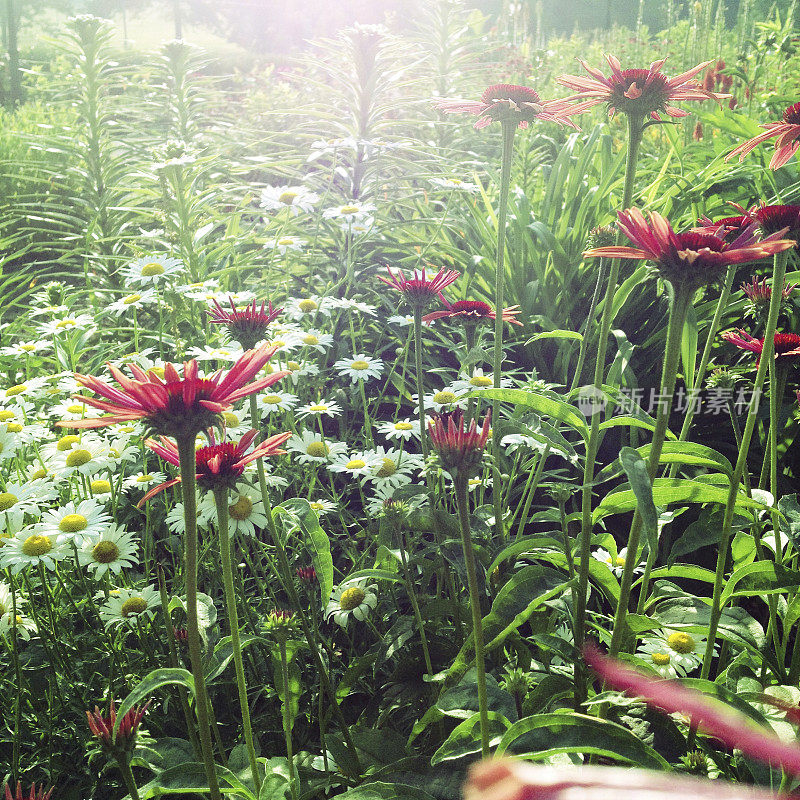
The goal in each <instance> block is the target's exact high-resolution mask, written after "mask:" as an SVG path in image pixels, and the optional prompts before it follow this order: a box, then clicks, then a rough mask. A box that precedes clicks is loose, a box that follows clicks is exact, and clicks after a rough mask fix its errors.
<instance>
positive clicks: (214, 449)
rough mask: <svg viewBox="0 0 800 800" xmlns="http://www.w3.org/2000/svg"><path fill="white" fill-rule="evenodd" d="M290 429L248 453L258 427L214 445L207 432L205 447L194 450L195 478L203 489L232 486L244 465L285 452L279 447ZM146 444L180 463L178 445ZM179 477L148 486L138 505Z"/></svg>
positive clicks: (165, 442) (166, 440)
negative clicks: (236, 440)
mask: <svg viewBox="0 0 800 800" xmlns="http://www.w3.org/2000/svg"><path fill="white" fill-rule="evenodd" d="M291 435H292V434H291V431H288V432H286V433H278V434H276V435H275V436H270V438H269V439H265V440H264V441H263V442H261V443H260V444H258V445H256V447H254V448H253V449H252V450H251V451H250V452H249V453H248V452H247V450H248V448H249V447H250V445H251V444H252V443H253V441H254V440H255V438H256V437H257V436H258V431H257V430H250V431H248V432H247V433H246V434H245V435H244V436H242V438H241V439H240V440H239V441H238V442H223V443H222V444H217V443H216V442H214V437H213V434H211V433H210V434H209V438H210V439H211V444H210V445H208V446H207V447H201V448H200V449H199V450H197V452H196V453H195V464H196V469H197V472H196V474H195V479H196V480H197V485H198V486H200V487H201V488H202V489H208V490H209V491H213V490H214V489H217V488H220V487H223V486H224V487H227V488H228V489H234V488H235V487H236V481H237V480H239V478H241V477H242V475H243V474H244V468H245V467H246V466H247V465H248V464H250V463H251V462H253V461H255V460H256V459H258V458H266V457H267V456H278V455H282V454H283V453H285V452H286V451H285V450H281V449H280V446H281V445H282V444H283V443H284V442H285V441H286V440H287V439H288V438H289V437H290V436H291ZM145 444H146V445H147V446H148V447H149V448H150V449H151V450H152V451H153V452H154V453H156V454H157V455H159V456H161V458H163V459H164V461H167V462H169V463H170V464H173V465H174V466H176V467H178V466H180V458H179V456H178V448H177V447H176V446H175V445H174V444H173V443H172V442H171V441H169V439H165V438H164V437H163V436H162V437H161V441H160V442H156V441H154V440H153V439H148V440H147V441H146V442H145ZM180 480H181V479H180V478H173V479H172V480H170V481H166V482H165V483H162V484H160V485H159V486H155V487H154V488H153V489H151V490H150V491H149V492H148V493H147V494H146V495H145V496H144V497H143V498H142V499H141V500H140V501H139V503H138V504H137V507H141V506H142V505H143V504H144V503H145V502H147V501H148V500H150V499H151V498H152V497H154V496H155V495H157V494H158V493H159V492H163V491H164V489H168V488H169V487H170V486H175V484H177V483H180Z"/></svg>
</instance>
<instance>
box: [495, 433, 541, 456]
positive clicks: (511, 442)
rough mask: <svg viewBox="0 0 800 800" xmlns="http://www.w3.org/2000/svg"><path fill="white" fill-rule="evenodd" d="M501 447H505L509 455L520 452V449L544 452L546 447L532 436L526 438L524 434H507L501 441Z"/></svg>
mask: <svg viewBox="0 0 800 800" xmlns="http://www.w3.org/2000/svg"><path fill="white" fill-rule="evenodd" d="M500 445H501V446H502V447H505V449H506V452H507V453H513V452H515V451H516V450H519V448H520V447H526V448H528V449H530V450H543V449H544V445H543V444H542V443H541V442H539V441H537V440H536V439H534V438H533V437H532V436H526V435H525V434H524V433H509V434H506V435H505V436H504V437H503V438H502V439H501V440H500Z"/></svg>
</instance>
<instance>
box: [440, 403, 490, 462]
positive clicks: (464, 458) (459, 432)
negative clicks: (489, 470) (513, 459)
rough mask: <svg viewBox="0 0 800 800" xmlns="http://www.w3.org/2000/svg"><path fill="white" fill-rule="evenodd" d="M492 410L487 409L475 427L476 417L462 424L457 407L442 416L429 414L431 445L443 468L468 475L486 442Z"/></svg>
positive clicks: (480, 456)
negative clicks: (479, 427) (444, 416)
mask: <svg viewBox="0 0 800 800" xmlns="http://www.w3.org/2000/svg"><path fill="white" fill-rule="evenodd" d="M491 418H492V412H491V410H489V411H487V412H486V416H485V417H484V419H483V425H482V426H481V429H480V430H478V425H477V423H476V422H475V420H474V419H473V420H471V421H470V423H469V425H468V426H467V427H466V428H465V427H464V416H463V414H461V413H460V410H459V411H456V412H454V413H452V414H449V415H448V416H447V418H443V417H442V416H440V415H439V414H432V415H431V421H430V422H429V423H428V433H429V434H430V437H431V445H432V447H433V449H434V450H435V451H436V453H437V455H438V456H439V460H440V461H441V464H442V468H443V469H445V470H446V471H447V472H449V473H450V474H451V475H452V476H453V477H454V478H455V477H456V476H457V475H461V476H462V477H463V476H466V477H470V476H471V475H472V474H473V473H474V472H475V471H476V469H477V467H478V465H479V464H480V463H481V458H482V456H483V451H484V448H485V447H486V442H487V441H488V440H489V431H490V422H491Z"/></svg>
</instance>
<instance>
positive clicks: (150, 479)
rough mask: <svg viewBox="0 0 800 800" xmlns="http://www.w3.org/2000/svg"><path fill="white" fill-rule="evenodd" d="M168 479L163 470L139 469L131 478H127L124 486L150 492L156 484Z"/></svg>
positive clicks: (131, 489) (133, 489)
mask: <svg viewBox="0 0 800 800" xmlns="http://www.w3.org/2000/svg"><path fill="white" fill-rule="evenodd" d="M166 480H167V476H166V475H165V474H164V473H163V472H142V471H139V472H137V473H135V474H134V475H131V476H130V477H129V478H125V481H124V482H123V484H122V485H123V486H124V487H125V488H126V489H128V490H129V491H133V492H138V491H141V492H149V491H150V489H152V488H153V487H154V486H158V485H159V484H161V483H164V482H165V481H166Z"/></svg>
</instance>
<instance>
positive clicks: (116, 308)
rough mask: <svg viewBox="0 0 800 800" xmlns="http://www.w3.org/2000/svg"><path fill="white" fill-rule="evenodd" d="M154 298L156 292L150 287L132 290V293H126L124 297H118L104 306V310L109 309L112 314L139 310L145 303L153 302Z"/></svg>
mask: <svg viewBox="0 0 800 800" xmlns="http://www.w3.org/2000/svg"><path fill="white" fill-rule="evenodd" d="M156 299H157V298H156V293H155V292H154V291H153V290H152V289H145V290H143V291H141V292H133V293H132V294H126V295H125V296H124V297H120V298H119V299H118V300H115V301H114V302H113V303H111V304H110V305H108V306H106V309H105V310H106V311H110V312H111V313H112V314H117V315H122V314H125V313H127V312H128V311H135V310H139V309H140V308H144V307H145V306H146V305H150V304H151V303H155V302H156Z"/></svg>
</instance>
